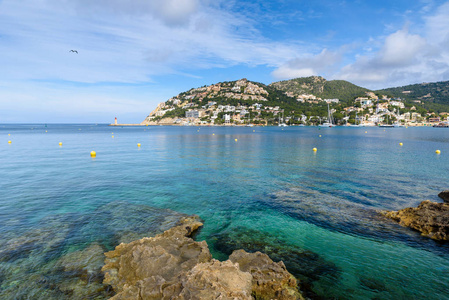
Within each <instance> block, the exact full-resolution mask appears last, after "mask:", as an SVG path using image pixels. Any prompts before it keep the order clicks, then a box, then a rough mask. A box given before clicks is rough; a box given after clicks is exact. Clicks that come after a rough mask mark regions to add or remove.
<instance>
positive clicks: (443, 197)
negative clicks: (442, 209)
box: [438, 190, 449, 203]
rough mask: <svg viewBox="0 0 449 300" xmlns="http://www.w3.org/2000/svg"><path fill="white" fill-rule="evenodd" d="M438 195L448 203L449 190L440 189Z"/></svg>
mask: <svg viewBox="0 0 449 300" xmlns="http://www.w3.org/2000/svg"><path fill="white" fill-rule="evenodd" d="M438 197H440V198H441V199H443V201H444V202H446V203H449V190H445V191H442V192H441V193H439V194H438Z"/></svg>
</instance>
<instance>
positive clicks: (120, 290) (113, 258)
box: [102, 217, 303, 300]
mask: <svg viewBox="0 0 449 300" xmlns="http://www.w3.org/2000/svg"><path fill="white" fill-rule="evenodd" d="M200 226H202V223H201V222H199V221H198V219H197V218H192V217H190V218H184V219H183V220H182V221H181V224H180V225H178V226H176V227H173V228H171V229H169V230H167V231H165V232H164V233H162V234H159V235H157V236H155V237H153V238H143V239H140V240H137V241H134V242H131V243H129V244H120V245H119V246H117V247H116V249H115V250H114V251H110V252H107V253H105V255H106V257H107V258H106V260H105V263H106V264H105V266H104V267H103V269H102V270H103V271H104V272H105V276H104V281H103V283H104V284H109V285H111V286H112V288H113V289H114V291H115V292H116V293H117V294H116V295H115V296H114V297H113V298H112V299H114V300H121V299H136V300H137V299H139V300H140V299H148V300H153V299H154V300H156V299H178V300H187V299H211V300H212V299H242V300H247V299H248V300H249V299H253V297H255V298H256V299H303V298H302V296H301V295H300V293H299V291H298V289H297V282H296V279H295V278H294V277H293V275H291V274H290V273H288V271H287V270H286V268H285V266H284V264H283V263H282V262H279V263H275V262H273V261H272V260H271V259H270V258H269V257H268V256H267V255H266V254H262V253H260V252H257V253H247V252H245V251H243V250H240V251H235V252H234V253H233V255H231V257H230V259H229V260H227V261H224V262H220V261H218V260H215V259H212V256H211V254H210V252H209V248H208V246H207V244H206V242H205V241H202V242H196V241H194V240H193V239H191V238H190V236H191V235H192V233H193V232H194V231H195V230H197V229H198V228H199V227H200Z"/></svg>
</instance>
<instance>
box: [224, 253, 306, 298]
mask: <svg viewBox="0 0 449 300" xmlns="http://www.w3.org/2000/svg"><path fill="white" fill-rule="evenodd" d="M229 260H230V261H232V262H234V263H238V264H239V266H240V270H242V271H244V272H249V273H251V275H252V278H253V280H252V291H253V296H255V297H256V299H261V300H264V299H267V300H269V299H279V300H284V299H285V300H287V299H303V298H302V296H301V294H300V293H299V291H298V289H297V285H298V284H297V282H296V279H295V277H293V275H292V274H290V273H289V272H288V271H287V269H286V267H285V265H284V263H283V262H282V261H280V262H277V263H275V262H273V261H272V260H271V259H270V258H269V257H268V255H266V254H263V253H261V252H255V253H248V252H246V251H244V250H236V251H234V252H233V253H232V254H231V256H229Z"/></svg>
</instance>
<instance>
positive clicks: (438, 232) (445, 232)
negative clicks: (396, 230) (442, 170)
mask: <svg viewBox="0 0 449 300" xmlns="http://www.w3.org/2000/svg"><path fill="white" fill-rule="evenodd" d="M438 196H440V198H442V199H443V200H444V201H445V203H437V202H432V201H430V200H426V201H423V202H421V203H420V204H419V205H418V207H408V208H404V209H401V210H399V211H383V212H381V214H383V215H384V216H386V217H388V218H390V219H393V220H395V221H397V222H399V224H401V225H402V226H407V227H410V228H412V229H415V230H418V231H420V232H421V233H422V235H424V236H427V237H430V238H432V239H434V240H441V241H448V240H449V191H444V192H441V193H440V194H439V195H438Z"/></svg>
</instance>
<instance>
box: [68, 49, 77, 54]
mask: <svg viewBox="0 0 449 300" xmlns="http://www.w3.org/2000/svg"><path fill="white" fill-rule="evenodd" d="M69 52H74V53H76V54H78V51H76V50H70V51H69Z"/></svg>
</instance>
